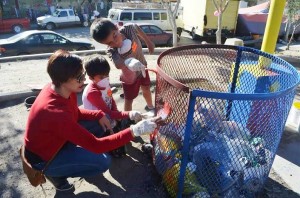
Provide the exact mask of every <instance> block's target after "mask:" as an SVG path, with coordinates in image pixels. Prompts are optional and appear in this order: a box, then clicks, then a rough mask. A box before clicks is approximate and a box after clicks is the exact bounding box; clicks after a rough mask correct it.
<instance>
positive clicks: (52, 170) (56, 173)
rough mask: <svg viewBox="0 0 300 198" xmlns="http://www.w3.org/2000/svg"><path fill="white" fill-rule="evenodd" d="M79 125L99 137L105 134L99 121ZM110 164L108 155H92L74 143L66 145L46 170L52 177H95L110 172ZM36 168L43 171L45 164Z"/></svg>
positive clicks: (81, 122) (36, 165)
mask: <svg viewBox="0 0 300 198" xmlns="http://www.w3.org/2000/svg"><path fill="white" fill-rule="evenodd" d="M79 124H80V125H81V126H83V127H84V128H86V129H87V130H88V131H90V132H91V133H93V134H94V135H96V136H97V137H101V136H102V135H103V134H104V131H103V129H102V127H101V126H100V125H99V123H98V121H80V122H79ZM110 164H111V158H110V155H108V154H105V153H102V154H96V153H92V152H90V151H88V150H86V149H84V148H82V147H79V146H76V145H74V144H72V143H66V144H65V145H64V147H63V148H62V149H61V150H60V151H59V153H58V154H57V155H56V157H55V158H54V159H53V160H52V162H51V163H50V165H49V166H48V167H47V168H46V171H45V175H46V176H51V177H86V176H93V175H97V174H101V173H103V172H105V171H106V170H108V168H109V166H110ZM34 166H35V168H37V169H40V170H41V169H43V168H44V166H45V163H39V164H35V165H34Z"/></svg>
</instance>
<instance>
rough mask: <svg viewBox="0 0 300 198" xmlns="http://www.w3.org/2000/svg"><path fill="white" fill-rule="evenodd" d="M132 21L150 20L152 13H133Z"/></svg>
mask: <svg viewBox="0 0 300 198" xmlns="http://www.w3.org/2000/svg"><path fill="white" fill-rule="evenodd" d="M133 19H134V20H152V13H150V12H148V13H147V12H135V13H134V17H133Z"/></svg>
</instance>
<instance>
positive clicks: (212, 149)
mask: <svg viewBox="0 0 300 198" xmlns="http://www.w3.org/2000/svg"><path fill="white" fill-rule="evenodd" d="M156 69H157V79H156V94H155V105H156V111H157V112H159V111H160V110H163V109H164V107H165V106H166V104H168V106H169V107H170V109H171V111H170V113H169V114H168V117H167V118H166V120H165V123H164V125H161V126H160V127H159V128H158V129H157V131H156V132H155V133H154V134H153V135H152V137H151V140H152V143H153V146H154V151H153V161H154V165H155V167H156V169H157V171H158V172H159V174H161V175H162V182H163V184H164V187H165V189H166V190H167V191H168V194H169V195H170V197H255V196H256V195H257V194H258V193H259V192H260V191H261V190H262V188H263V185H264V182H265V180H266V178H267V177H268V174H269V172H270V169H271V166H272V163H273V160H274V157H275V154H276V151H277V147H278V144H279V142H280V138H281V135H282V131H283V128H284V126H285V122H286V118H287V116H288V113H289V110H290V108H291V104H292V102H293V98H294V95H295V90H296V86H297V85H298V83H299V75H298V73H297V71H296V70H295V69H294V67H293V66H292V65H290V64H289V63H287V62H285V61H284V60H282V59H280V58H278V57H275V56H272V55H270V54H267V53H264V52H261V51H259V50H255V49H251V48H246V47H237V46H224V45H222V46H220V45H191V46H183V47H177V48H172V49H170V50H167V51H165V52H164V53H162V54H161V55H160V57H159V59H158V67H157V68H156Z"/></svg>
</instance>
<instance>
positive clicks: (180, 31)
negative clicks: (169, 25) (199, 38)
mask: <svg viewBox="0 0 300 198" xmlns="http://www.w3.org/2000/svg"><path fill="white" fill-rule="evenodd" d="M181 33H182V28H177V34H178V36H181Z"/></svg>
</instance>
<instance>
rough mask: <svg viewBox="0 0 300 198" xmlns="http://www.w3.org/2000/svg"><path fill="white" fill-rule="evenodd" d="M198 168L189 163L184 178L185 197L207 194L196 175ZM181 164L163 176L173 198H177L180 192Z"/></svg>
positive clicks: (177, 164)
mask: <svg viewBox="0 0 300 198" xmlns="http://www.w3.org/2000/svg"><path fill="white" fill-rule="evenodd" d="M196 169H197V166H196V165H195V164H194V163H192V162H189V163H188V164H187V169H186V172H185V177H184V188H183V195H193V194H196V193H199V192H206V189H205V188H203V187H202V186H201V185H200V184H199V182H198V180H197V177H196V175H195V171H196ZM179 171H180V163H176V164H175V165H174V166H173V167H172V168H170V169H168V170H167V171H166V172H165V174H164V175H163V183H164V185H165V187H166V189H167V191H168V193H169V195H170V196H171V197H176V195H177V192H178V183H179V181H178V179H179Z"/></svg>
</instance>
